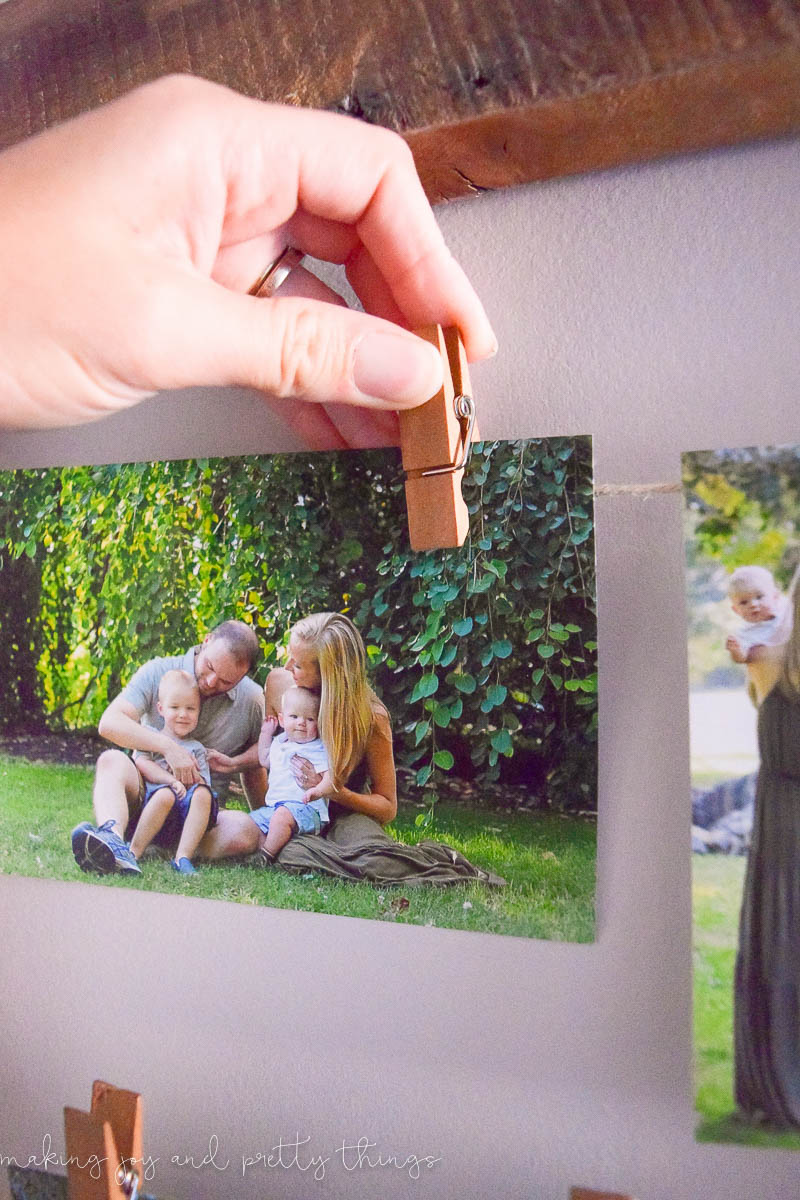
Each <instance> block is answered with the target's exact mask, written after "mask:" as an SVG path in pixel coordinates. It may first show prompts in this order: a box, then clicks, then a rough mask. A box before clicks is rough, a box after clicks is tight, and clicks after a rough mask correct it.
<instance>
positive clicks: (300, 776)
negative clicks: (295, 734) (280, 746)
mask: <svg viewBox="0 0 800 1200" xmlns="http://www.w3.org/2000/svg"><path fill="white" fill-rule="evenodd" d="M289 765H290V767H291V768H292V775H293V776H294V779H295V782H296V784H297V786H298V787H301V788H306V789H308V788H315V787H316V786H317V784H318V783H321V781H322V778H323V777H322V775H320V773H319V771H315V770H314V764H313V763H310V762H309V761H308V759H307V758H303V757H302V756H301V755H299V754H295V755H294V757H293V758H292V760H291V762H290V764H289ZM303 799H304V800H305V803H306V804H307V803H308V799H307V798H306V797H303ZM312 799H313V797H312Z"/></svg>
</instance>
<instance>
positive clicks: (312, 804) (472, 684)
mask: <svg viewBox="0 0 800 1200" xmlns="http://www.w3.org/2000/svg"><path fill="white" fill-rule="evenodd" d="M463 494H464V498H465V501H466V503H467V507H468V510H469V514H470V528H469V532H468V534H467V537H466V541H465V542H464V544H463V546H461V547H460V548H458V549H453V550H436V551H426V552H415V551H413V550H412V549H411V548H410V543H409V535H408V520H407V514H406V507H405V496H404V480H403V472H402V467H401V462H400V453H399V451H398V450H394V449H389V450H375V451H341V452H336V453H324V454H322V453H317V454H276V455H262V456H259V457H243V458H229V459H201V460H197V459H192V460H183V461H168V462H152V463H141V462H140V463H123V464H112V465H104V466H88V467H66V468H47V469H37V470H19V471H7V472H3V473H0V624H2V630H3V637H2V639H0V672H1V673H2V678H3V703H2V711H1V712H0V818H1V819H0V870H2V871H3V872H4V873H13V874H22V875H30V876H36V877H42V878H54V879H60V880H76V881H77V880H80V881H85V882H88V883H92V884H96V885H100V886H106V887H123V888H132V889H140V890H155V891H160V892H169V893H178V894H182V895H191V896H197V897H212V898H215V899H223V900H230V901H235V902H239V903H247V904H259V905H266V906H271V907H276V908H284V909H298V910H303V911H313V912H323V913H331V914H336V915H346V916H356V917H362V918H371V919H375V920H382V921H388V922H397V923H406V924H416V925H424V926H432V927H437V928H450V929H459V930H472V931H479V932H484V933H498V934H511V935H516V936H521V937H536V938H551V939H559V940H566V941H590V940H592V938H593V936H594V879H595V847H596V836H595V832H596V809H597V796H596V779H597V755H596V739H597V673H596V650H597V643H596V616H595V592H594V587H595V583H594V580H595V571H594V538H593V483H592V462H591V442H590V439H588V438H581V437H575V438H552V439H546V440H541V439H540V440H535V439H531V440H525V441H514V442H489V441H484V442H478V443H476V444H475V446H474V449H473V452H472V456H471V459H470V462H469V465H468V467H467V470H466V473H465V476H464V485H463Z"/></svg>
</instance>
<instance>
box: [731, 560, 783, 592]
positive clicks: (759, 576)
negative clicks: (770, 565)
mask: <svg viewBox="0 0 800 1200" xmlns="http://www.w3.org/2000/svg"><path fill="white" fill-rule="evenodd" d="M756 588H764V590H765V591H768V590H769V589H770V588H773V589H774V590H775V591H777V590H778V588H777V584H776V583H775V576H774V575H773V574H772V572H771V571H769V570H768V569H767V568H766V567H757V566H750V567H737V568H736V570H735V571H734V572H733V574H732V575H731V577H730V579H729V580H728V595H729V596H743V595H744V593H745V592H751V591H754V590H755V589H756Z"/></svg>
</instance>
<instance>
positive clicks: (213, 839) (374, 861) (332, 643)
mask: <svg viewBox="0 0 800 1200" xmlns="http://www.w3.org/2000/svg"><path fill="white" fill-rule="evenodd" d="M264 691H265V699H266V711H267V720H266V721H265V726H268V727H269V728H267V729H266V730H265V731H264V733H263V734H262V743H261V746H262V749H263V750H266V748H267V746H266V743H267V742H271V741H272V739H273V737H274V733H273V729H272V728H271V726H272V724H273V722H272V721H271V718H273V717H277V716H278V715H279V714H280V715H281V716H282V717H283V718H284V720H283V722H282V724H284V723H285V724H286V725H289V726H291V725H292V724H293V720H294V719H293V716H292V713H291V712H290V711H289V710H290V709H293V710H296V711H295V714H294V715H295V716H297V717H299V718H303V713H305V717H304V718H303V719H304V720H305V724H304V725H303V726H302V727H301V726H298V727H297V728H298V729H300V730H301V732H300V736H297V734H296V733H293V732H292V731H291V729H290V730H288V731H287V730H286V729H284V734H282V735H280V737H288V738H289V740H292V741H294V742H295V743H297V745H296V748H295V746H291V747H289V748H288V753H289V754H290V756H291V757H290V766H291V771H292V773H293V776H294V780H295V782H296V784H297V785H298V788H299V791H300V794H301V795H304V796H305V798H306V800H307V801H310V800H311V799H312V797H313V798H314V800H316V799H317V798H321V796H320V793H321V792H323V791H324V793H325V804H326V805H329V807H330V812H329V817H330V820H329V822H326V821H324V820H323V822H322V825H321V828H319V829H316V830H314V831H312V830H311V829H309V828H307V827H306V828H303V827H302V826H303V822H302V821H300V822H296V828H290V831H289V833H288V835H287V833H286V829H285V828H284V830H283V834H282V835H281V836H280V837H275V838H270V834H269V829H270V824H271V822H272V821H273V819H275V820H282V821H283V822H284V823H285V824H287V825H288V824H289V822H288V820H287V818H286V817H285V816H283V817H280V816H278V814H280V812H281V810H280V808H278V809H277V813H265V810H264V809H258V810H256V811H255V812H253V813H249V814H248V813H243V812H236V811H234V810H231V809H229V810H224V811H222V812H220V814H219V822H218V824H217V826H216V828H215V829H213V830H211V832H210V833H208V834H206V838H205V840H204V843H203V845H202V846H201V851H202V852H203V853H204V854H206V856H207V857H209V858H221V857H225V856H227V855H234V854H251V853H253V852H254V851H256V850H260V851H261V852H262V854H261V859H262V861H263V862H264V863H265V865H268V866H271V865H272V862H273V861H276V862H277V864H278V865H279V866H280V867H283V868H285V869H288V870H292V871H300V872H305V871H313V870H318V871H322V872H324V873H325V874H326V875H332V876H335V877H337V878H340V879H355V880H369V881H370V882H373V883H379V884H381V885H382V886H383V885H391V884H398V883H401V882H402V883H403V884H404V885H407V886H415V885H418V884H429V883H433V884H450V883H459V882H463V881H465V880H479V881H481V882H483V883H488V884H492V885H495V886H499V885H502V884H503V883H504V880H503V879H501V878H500V877H499V876H497V875H493V874H491V873H490V872H488V871H484V870H482V869H481V868H480V867H477V866H475V865H474V864H473V863H471V862H469V861H468V859H466V858H464V856H463V855H462V854H460V853H459V852H458V851H456V850H454V849H453V848H452V847H450V846H447V845H444V844H443V843H439V842H432V841H425V842H422V843H419V844H417V845H406V844H404V843H402V842H398V841H396V840H395V839H394V838H392V837H390V836H389V834H388V833H386V832H385V830H384V829H383V826H384V825H387V824H388V823H389V822H390V821H392V820H393V819H394V817H395V815H396V813H397V777H396V773H395V765H394V752H393V749H392V729H391V723H390V720H389V714H388V712H387V711H386V708H385V707H384V706H383V704H382V703H381V702H380V700H379V699H378V697H377V696H376V695H375V693H374V692H373V690H372V688H371V687H370V686H369V682H368V680H367V654H366V650H365V649H364V643H363V641H362V639H361V635H360V634H359V632H358V630H357V629H356V627H355V625H353V623H352V621H351V620H350V619H349V618H348V617H346V616H344V615H343V614H342V613H337V612H327V613H313V614H312V615H311V616H308V617H305V618H303V619H302V620H300V621H298V622H297V623H296V624H295V625H294V626H293V627H292V629H291V631H290V634H289V654H288V659H287V664H286V667H285V668H281V667H276V668H274V669H273V670H272V671H270V673H269V676H268V677H267V681H266V685H265V689H264ZM298 693H305V697H302V696H298ZM309 698H310V699H311V701H312V703H310V704H308V703H307V702H308V700H309ZM317 735H318V738H319V741H320V742H321V743H322V746H323V747H324V751H325V760H324V762H320V761H319V760H317V761H316V762H312V761H311V755H310V754H309V757H305V756H304V753H303V744H304V743H305V744H306V745H309V746H310V745H311V743H312V742H313V741H315V740H316V739H317ZM269 750H270V755H271V751H272V746H271V745H270V747H269ZM286 750H287V747H286V744H285V743H284V751H286ZM263 761H266V755H265V756H264V759H263ZM268 761H269V764H270V776H271V778H270V790H271V789H272V785H273V777H274V774H275V772H273V759H272V757H271V756H270V758H269V760H268ZM276 765H277V764H276ZM270 790H268V792H267V797H266V806H267V808H269V807H270ZM306 807H308V804H306ZM295 812H299V814H300V816H301V817H302V816H304V815H305V814H303V813H302V811H301V810H297V809H295ZM273 832H274V830H273ZM314 832H316V833H317V834H322V835H323V836H313V835H312V836H307V835H308V834H313V833H314ZM277 843H280V848H279V850H278V851H277V852H276V853H275V852H273V848H274V847H275V845H277Z"/></svg>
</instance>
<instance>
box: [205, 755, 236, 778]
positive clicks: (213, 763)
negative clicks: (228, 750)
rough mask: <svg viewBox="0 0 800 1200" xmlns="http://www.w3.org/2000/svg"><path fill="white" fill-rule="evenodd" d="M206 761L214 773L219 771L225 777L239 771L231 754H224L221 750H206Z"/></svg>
mask: <svg viewBox="0 0 800 1200" xmlns="http://www.w3.org/2000/svg"><path fill="white" fill-rule="evenodd" d="M206 759H207V761H208V765H209V768H210V769H211V770H212V771H219V772H220V773H221V774H223V775H229V774H230V773H231V772H232V771H235V770H237V767H236V763H235V762H234V760H233V759H232V758H231V756H230V754H223V753H222V751H221V750H206Z"/></svg>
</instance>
